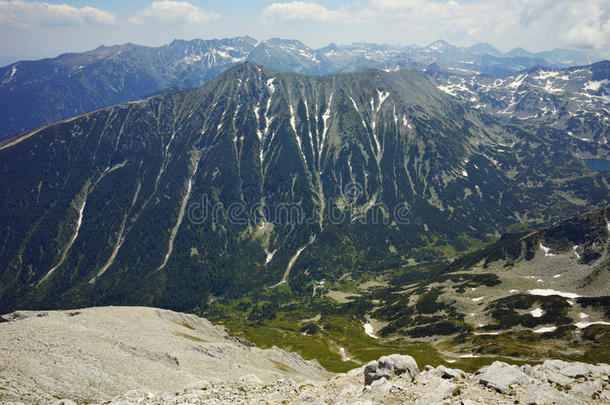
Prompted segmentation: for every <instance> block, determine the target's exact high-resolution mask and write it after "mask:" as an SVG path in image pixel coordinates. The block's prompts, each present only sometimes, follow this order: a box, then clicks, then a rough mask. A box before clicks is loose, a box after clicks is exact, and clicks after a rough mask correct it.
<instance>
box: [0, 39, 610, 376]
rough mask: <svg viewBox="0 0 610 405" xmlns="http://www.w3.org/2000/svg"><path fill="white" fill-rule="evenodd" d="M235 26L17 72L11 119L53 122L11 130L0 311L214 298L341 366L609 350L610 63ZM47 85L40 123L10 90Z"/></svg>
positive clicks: (216, 315)
mask: <svg viewBox="0 0 610 405" xmlns="http://www.w3.org/2000/svg"><path fill="white" fill-rule="evenodd" d="M231 41H233V42H231V43H223V44H220V45H219V44H216V45H214V46H224V48H222V49H225V50H224V51H222V52H224V53H219V52H221V51H218V50H217V51H209V52H208V53H206V54H205V55H207V56H206V58H201V59H197V60H196V61H195V62H196V63H193V64H189V65H188V66H192V68H190V67H189V68H188V69H187V68H185V66H186V65H184V63H183V62H181V63H183V64H181V65H180V64H177V63H176V62H175V61H176V60H178V59H180V60H183V61H184V58H185V57H187V56H188V55H189V53H188V52H185V49H191V48H189V47H195V46H199V47H201V49H208V48H209V47H211V46H212V44H211V43H208V42H201V41H199V42H197V41H194V42H174V43H172V44H170V45H168V46H166V47H163V48H162V50H163V52H162V51H161V50H160V49H144V48H139V47H136V46H131V45H125V46H122V47H117V48H99V49H97V50H96V51H93V52H90V53H85V54H79V55H64V56H61V57H59V58H57V59H54V60H47V61H39V62H28V63H26V62H20V63H19V64H15V65H11V66H9V67H7V68H4V70H3V71H1V72H0V78H3V79H2V80H3V81H2V87H0V89H1V91H2V95H1V96H0V97H5V99H9V98H10V99H12V100H15V102H14V103H12V104H11V106H8V104H9V103H5V102H4V101H3V102H2V105H3V112H2V114H8V115H10V116H12V117H20V118H19V120H21V121H20V122H17V121H15V122H9V121H10V120H9V121H7V120H5V119H4V118H3V119H1V120H0V121H2V122H3V123H7V122H9V124H8V125H6V126H5V128H4V129H3V131H4V134H5V135H7V134H9V133H11V131H12V132H15V131H20V130H22V129H25V128H26V127H25V126H24V124H23V123H24V122H29V123H31V124H32V125H42V124H45V125H44V126H42V127H38V128H37V129H33V130H28V131H27V132H23V133H21V134H20V135H18V136H15V137H11V138H6V139H4V140H3V141H1V142H0V313H8V312H11V311H15V310H26V309H29V310H45V311H46V310H53V309H57V310H65V309H74V308H83V307H92V306H106V305H122V306H130V305H138V306H139V305H144V306H156V307H161V308H166V309H171V310H176V311H184V312H190V313H194V314H197V315H200V316H205V317H207V318H208V319H209V320H211V321H212V322H215V323H217V324H222V325H224V327H225V328H226V329H228V331H229V332H231V333H232V334H233V335H236V336H239V337H241V338H245V339H247V340H249V341H251V342H253V343H255V344H257V345H259V346H261V347H265V348H271V346H273V345H278V346H280V347H281V348H282V349H285V350H291V351H296V352H298V353H299V354H300V355H302V356H303V357H304V358H305V359H317V360H318V361H319V362H320V364H321V365H322V366H324V367H325V368H326V369H327V370H328V371H331V372H339V371H347V370H349V369H351V368H354V367H358V366H360V365H362V364H363V363H364V362H367V361H369V360H373V359H377V358H379V357H380V356H381V355H386V354H391V353H405V354H409V355H411V356H413V357H414V358H415V359H416V360H417V362H418V363H419V364H422V365H423V364H430V365H434V366H437V365H439V364H445V365H447V364H452V363H456V364H454V365H455V366H458V367H460V368H462V369H463V370H466V371H468V372H471V371H474V370H476V369H477V368H479V367H481V366H483V365H486V364H490V363H492V362H493V361H494V360H503V361H508V362H511V363H518V364H523V363H525V362H528V363H537V362H541V361H542V360H543V359H547V358H558V359H564V360H569V361H576V360H578V361H585V362H606V363H608V362H610V322H609V321H610V273H609V272H610V251H609V249H610V171H609V170H608V163H609V162H610V160H609V159H610V145H609V144H608V122H609V119H610V111H609V110H608V104H607V102H608V95H607V94H608V83H610V76H609V66H610V65H609V64H608V62H607V61H606V62H598V63H596V64H592V65H588V66H581V67H566V66H565V64H560V63H559V62H557V59H556V58H555V59H553V58H551V57H550V56H548V55H546V57H548V58H549V59H546V62H544V61H545V59H543V57H544V56H545V55H537V56H535V57H534V56H528V55H525V56H523V55H522V54H521V53H519V55H516V56H511V55H501V54H497V55H489V54H488V53H485V52H491V53H492V54H493V53H495V51H493V50H489V48H487V47H485V46H478V47H472V48H457V47H452V46H450V45H449V44H446V43H443V42H437V43H434V44H432V45H431V46H430V47H427V48H406V49H396V48H392V47H380V48H375V47H372V46H369V45H366V44H364V45H363V44H360V45H354V46H351V47H337V46H330V47H329V48H328V49H324V50H319V51H316V53H312V54H311V55H314V57H313V59H312V57H311V55H309V54H307V52H311V50H309V49H308V48H302V47H301V45H302V44H300V43H298V42H285V41H280V40H270V41H266V42H264V43H257V42H256V41H254V40H252V39H251V38H237V39H234V40H231ZM290 46H292V47H294V49H292V48H291V49H292V50H293V51H294V52H292V53H291V52H288V51H287V50H286V49H285V47H290ZM206 47H208V48H206ZM229 47H231V48H230V49H229ZM210 49H211V48H210ZM213 49H220V48H213ZM123 51H125V52H126V53H128V54H129V55H132V52H136V53H139V54H141V55H142V58H144V57H145V58H148V59H146V60H145V62H142V67H141V68H142V69H144V66H145V67H146V69H153V70H154V69H157V70H155V73H154V74H153V73H150V72H152V71H149V73H147V74H144V73H143V70H141V69H140V68H139V67H138V66H137V64H138V63H140V62H141V60H142V59H139V58H133V57H131V56H126V57H125V59H122V58H123V57H122V56H117V55H121V52H123ZM280 51H282V52H284V53H281V52H280ZM483 51H485V52H483ZM172 52H173V53H172ZM198 52H199V51H198ZM295 52H296V53H295ZM368 52H370V54H372V55H377V56H376V57H377V59H374V58H373V57H371V58H368V57H367V55H369V53H368ZM405 52H411V54H412V56H411V57H409V58H405V57H404V55H403V54H404V53H405ZM432 52H438V53H439V55H440V56H439V55H437V56H435V57H434V58H430V59H426V55H427V54H431V53H432ZM517 53H518V52H517ZM102 54H103V55H105V57H103V58H102V57H99V58H98V59H96V57H97V56H95V55H102ZM295 54H296V55H300V57H303V58H305V59H306V60H307V61H308V62H307V63H308V64H307V63H305V62H302V61H301V59H298V58H297V57H296V56H294V55H295ZM306 54H307V55H309V56H307V55H306ZM110 55H113V56H110ZM169 55H174V56H171V57H170V56H169ZM185 55H187V56H185ZM210 55H216V56H215V57H214V58H212V57H211V56H210ZM287 55H292V56H291V57H288V56H287ZM354 55H355V56H354ZM401 55H402V56H401ZM443 55H444V56H443ZM454 55H458V56H454ZM473 55H474V56H473ZM477 55H478V56H477ZM482 55H483V56H482ZM485 55H487V56H485ZM323 56H324V57H323ZM467 57H468V58H470V57H472V59H464V58H467ZM171 58H174V59H171ZM493 58H496V59H493ZM520 58H521V59H520ZM517 59H518V60H517ZM539 59H542V60H543V64H545V66H544V67H540V66H538V67H534V66H536V65H537V64H538V60H539ZM93 60H96V61H95V62H93ZM248 60H255V61H257V62H260V63H255V62H252V61H248ZM266 60H270V61H272V62H273V63H268V64H269V65H272V66H275V67H278V68H281V69H282V70H283V71H280V70H275V69H274V68H272V67H266V66H264V65H263V64H261V63H264V62H265V61H266ZM370 60H374V62H375V65H374V67H383V68H385V69H386V70H387V71H386V70H377V69H361V68H368V67H369V65H368V64H365V63H361V62H363V61H370ZM456 60H460V61H462V62H460V63H462V64H461V65H457V64H456V63H457V62H455V61H456ZM465 60H467V61H471V62H472V63H466V62H464V61H465ZM490 60H493V61H498V60H500V61H501V62H502V63H503V65H502V66H504V68H503V69H504V70H502V71H501V72H500V71H498V70H497V66H498V65H497V64H496V63H493V64H490V62H489V61H490ZM77 61H79V62H77ZM219 61H223V62H222V63H220V62H219ZM299 61H300V62H299ZM312 61H313V62H312ZM315 61H317V62H315ZM400 61H402V62H404V63H402V62H400ZM530 61H534V62H532V64H531V65H527V64H526V65H523V64H524V63H526V62H527V63H529V62H530ZM585 62H586V63H589V62H590V61H589V60H587V61H585ZM486 63H487V64H486ZM498 63H500V62H498ZM75 64H78V66H80V68H79V69H81V70H75V69H74V65H75ZM378 64H382V65H383V66H379V65H378ZM464 64H468V65H469V66H472V65H476V66H477V68H476V69H478V70H477V71H476V72H475V71H474V70H473V69H474V68H469V69H470V70H472V71H469V72H464V71H463V70H464V68H463V65H464ZM81 65H82V66H81ZM492 65H493V66H495V67H494V69H491V68H489V66H492ZM517 65H518V67H517ZM570 65H571V64H570ZM486 66H487V67H486ZM507 66H508V67H507ZM510 66H513V67H510ZM26 68H28V69H29V68H31V69H32V71H31V72H30V74H31V76H27V72H28V70H27V69H26ZM37 69H42V70H44V71H45V72H47V73H48V74H47V75H46V76H45V75H42V74H40V73H36V72H39V70H37ZM45 69H46V70H45ZM88 69H91V70H90V71H88ZM105 69H109V70H105ZM159 69H161V70H159ZM163 69H167V70H164V71H163V72H162V73H160V72H161V71H162V70H163ZM460 69H462V70H460ZM110 70H111V71H112V72H114V73H116V74H113V75H112V77H113V79H112V80H110V79H108V77H110V76H108V75H107V72H108V71H110ZM287 71H292V72H287ZM294 71H299V72H302V73H295V72H294ZM7 72H8V73H7ZM11 72H12V73H11ZM87 72H88V73H87ZM103 72H106V73H103ZM178 72H186V73H184V76H181V77H183V78H184V80H187V79H188V80H190V82H189V83H190V85H189V86H183V85H182V84H176V83H174V82H172V80H174V79H175V77H176V75H178V76H180V74H181V73H180V74H179V73H178ZM329 72H333V73H332V74H324V73H329ZM98 73H99V74H98ZM304 73H307V74H304ZM148 74H150V75H149V76H148ZM32 76H36V77H37V78H38V79H40V80H38V79H37V80H33V79H31V77H32ZM499 76H501V77H499ZM98 80H99V83H98ZM114 80H118V82H120V83H122V84H121V85H120V86H119V85H117V84H116V83H117V82H115V81H114ZM200 84H201V86H200V87H197V88H190V89H182V90H178V89H177V88H178V87H192V86H196V85H200ZM28 86H32V87H28ZM38 86H40V88H41V89H42V88H44V89H46V90H45V91H47V90H48V91H49V92H51V93H50V94H51V95H53V94H56V95H59V94H60V93H59V92H55V91H54V90H53V88H54V86H58V87H56V88H67V89H69V90H68V91H62V92H61V100H59V99H58V100H59V101H58V102H57V103H56V107H57V108H58V109H57V110H54V111H51V110H46V111H47V112H48V114H46V115H45V114H40V115H39V118H40V121H37V122H34V121H32V120H31V119H30V118H28V116H27V114H26V115H23V116H20V115H19V114H18V113H16V112H15V111H17V110H15V111H9V109H10V108H15V109H19V108H22V107H19V105H20V104H19V103H20V100H21V99H20V97H21V96H17V94H23V95H24V96H23V97H25V95H26V94H30V95H31V94H36V95H37V96H40V97H41V99H42V98H46V96H45V95H44V94H45V93H44V92H43V91H40V92H39V91H38V90H33V89H37V88H39V87H38ZM72 86H75V87H72ZM130 86H134V87H133V88H132V87H130ZM172 86H173V87H175V88H174V89H172V90H168V91H161V90H163V89H167V88H169V87H172ZM100 88H104V89H105V90H104V92H101V91H100V90H99V89H100ZM72 90H73V91H74V92H72ZM19 92H23V93H19ZM32 92H33V93H32ZM83 92H84V93H83ZM155 92H159V94H156V95H152V96H150V97H148V98H142V97H143V96H144V95H145V94H150V93H155ZM84 94H86V96H85V95H84ZM89 95H91V97H89ZM136 99H137V100H136ZM83 100H87V102H86V103H89V104H86V103H85V101H83ZM126 100H135V101H129V102H125V103H123V104H117V105H112V106H107V105H109V104H114V103H116V102H122V101H126ZM27 102H28V103H29V102H32V101H31V100H29V101H27ZM75 102H76V104H75ZM24 103H26V101H24ZM45 103H46V101H45ZM23 105H25V104H23ZM23 105H22V106H23ZM40 105H42V104H40ZM4 106H7V107H6V108H5V107H4ZM41 108H42V107H41ZM44 108H46V107H44ZM96 108H100V109H97V110H95V111H92V112H90V111H91V110H94V109H96ZM87 111H89V112H87ZM79 113H82V114H80V115H76V114H79ZM28 114H30V112H28ZM32 114H35V113H34V112H32ZM64 118H65V119H64ZM59 119H64V120H63V121H59V122H56V123H49V122H51V121H56V120H59ZM91 311H94V310H91ZM117 311H118V312H117ZM117 311H115V312H116V313H117V314H119V315H120V319H123V317H126V319H127V318H129V314H128V310H127V309H121V310H117ZM111 312H112V311H111ZM144 312H146V311H144ZM149 312H150V311H149ZM91 313H93V312H91ZM164 314H165V315H163V317H162V321H161V320H158V322H159V323H160V324H161V322H163V324H164V325H167V324H169V322H173V323H174V324H175V323H176V322H175V321H173V320H174V319H178V318H176V317H178V315H171V314H167V313H164ZM115 315H116V314H115ZM119 315H116V316H119ZM15 316H17V315H15ZM89 316H90V318H89ZM147 316H148V315H147ZM159 316H161V315H159ZM62 317H63V318H62ZM26 318H28V319H29V318H32V319H35V318H36V317H34V316H33V315H31V313H30V314H29V315H27V316H26ZM56 318H57V319H60V321H61V322H68V323H70V322H72V321H70V320H67V321H66V320H65V319H64V318H65V317H64V315H62V313H59V312H58V313H54V315H53V319H56ZM82 318H85V320H83V321H82V322H85V321H87V322H88V323H87V325H91V324H93V325H97V324H96V322H97V321H95V316H94V315H88V316H87V317H81V319H82ZM28 319H25V320H23V321H19V322H26V321H28ZM66 319H67V318H66ZM117 319H118V318H117ZM180 319H182V318H180ZM185 319H187V318H185ZM194 319H195V318H188V320H189V322H191V323H193V322H195V323H194V324H193V325H195V324H196V325H195V326H196V327H197V330H199V329H201V328H203V327H204V326H205V327H207V326H206V325H203V323H202V322H201V321H198V320H197V321H195V320H194ZM60 321H58V322H60ZM32 322H33V321H32ZM37 322H41V323H42V324H45V322H46V321H37ZM48 322H51V321H48ZM74 322H81V321H79V320H76V321H74ZM91 322H92V323H91ZM189 325H190V323H189ZM202 325H203V326H202ZM195 326H191V327H192V328H195ZM173 327H176V326H175V325H174V326H172V328H173ZM183 332H184V331H183ZM109 333H110V332H109ZM198 333H199V332H198ZM202 333H203V332H202ZM213 335H214V336H215V339H221V338H220V337H218V336H221V335H222V336H221V337H222V339H228V338H225V337H224V335H223V334H221V332H218V331H215V332H214V333H213ZM202 336H203V334H202ZM130 339H131V338H130ZM171 339H174V337H172V338H171ZM222 339H221V340H222ZM130 341H131V340H130ZM172 341H173V340H172ZM239 342H242V343H243V341H242V340H239ZM236 350H237V349H236ZM240 350H241V346H240ZM236 353H238V352H237V351H236ZM239 353H241V352H239ZM235 356H238V355H237V354H236V355H235ZM269 358H271V359H275V358H280V359H286V358H288V359H290V364H293V363H296V364H300V363H299V360H298V359H294V358H291V357H290V356H289V355H287V354H285V353H284V352H281V353H279V352H277V349H272V350H271V351H268V352H264V353H262V354H261V358H260V359H258V358H257V359H254V360H252V361H253V362H254V363H256V364H254V363H253V364H254V365H252V369H257V367H263V366H260V364H267V363H268V362H269V361H270V360H268V359H269ZM274 364H275V363H274ZM307 364H308V365H307V370H309V371H308V373H310V374H311V375H315V376H317V377H320V376H322V375H325V372H324V371H323V370H321V369H319V368H318V367H316V366H315V365H314V364H313V363H307ZM172 367H173V366H172ZM279 369H280V370H281V367H279ZM276 371H277V370H276V369H275V368H274V369H273V373H271V372H270V375H272V374H273V375H275V373H276ZM320 378H321V377H320ZM172 387H173V386H172Z"/></svg>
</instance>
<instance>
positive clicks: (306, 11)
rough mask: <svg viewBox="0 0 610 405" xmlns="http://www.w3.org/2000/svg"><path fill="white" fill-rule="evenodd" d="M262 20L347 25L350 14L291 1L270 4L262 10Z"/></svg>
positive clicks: (344, 10)
mask: <svg viewBox="0 0 610 405" xmlns="http://www.w3.org/2000/svg"><path fill="white" fill-rule="evenodd" d="M263 20H264V21H266V22H271V21H301V22H316V23H349V22H352V17H351V15H350V13H349V12H348V11H347V10H346V9H344V8H340V9H338V10H329V9H327V8H326V7H324V6H321V5H319V4H317V3H312V2H308V1H293V2H291V3H272V4H270V5H269V6H267V7H266V8H265V9H264V10H263Z"/></svg>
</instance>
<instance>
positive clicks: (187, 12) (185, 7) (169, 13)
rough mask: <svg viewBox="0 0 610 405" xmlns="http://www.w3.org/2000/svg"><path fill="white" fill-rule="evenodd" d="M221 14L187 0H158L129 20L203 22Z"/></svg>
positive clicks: (178, 22) (168, 22)
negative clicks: (206, 9) (203, 8)
mask: <svg viewBox="0 0 610 405" xmlns="http://www.w3.org/2000/svg"><path fill="white" fill-rule="evenodd" d="M219 17H220V15H218V14H216V13H214V12H210V11H205V10H202V9H200V8H199V7H196V6H194V5H192V4H191V3H189V2H186V1H173V0H163V1H156V2H154V3H152V4H151V5H150V7H149V8H147V9H145V10H142V11H140V12H139V13H137V14H136V15H135V16H134V17H131V18H130V19H129V20H130V22H132V23H135V24H139V23H146V22H150V23H164V24H202V23H206V22H210V21H214V20H216V19H218V18H219Z"/></svg>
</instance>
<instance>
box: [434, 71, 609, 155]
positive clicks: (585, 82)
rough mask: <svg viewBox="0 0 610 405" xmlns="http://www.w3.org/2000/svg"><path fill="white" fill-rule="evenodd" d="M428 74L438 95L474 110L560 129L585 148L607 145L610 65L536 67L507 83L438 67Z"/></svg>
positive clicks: (494, 78)
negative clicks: (583, 142)
mask: <svg viewBox="0 0 610 405" xmlns="http://www.w3.org/2000/svg"><path fill="white" fill-rule="evenodd" d="M426 74H427V75H428V76H429V77H430V78H431V79H432V80H433V81H434V82H435V83H436V84H437V87H438V88H439V89H441V90H442V91H444V92H445V93H447V94H449V95H451V96H453V97H455V98H457V99H459V100H462V101H464V102H467V103H469V104H470V105H471V106H473V108H477V109H482V110H485V111H487V112H490V113H493V114H497V115H499V116H502V117H506V118H508V119H511V120H513V121H515V122H521V123H530V124H533V125H547V126H549V127H552V128H556V129H561V130H563V131H565V132H566V133H567V134H568V135H570V136H572V137H575V138H577V139H580V140H582V141H585V142H589V141H590V142H594V143H600V144H607V143H608V141H609V139H608V135H609V134H610V108H609V106H610V62H609V61H602V62H597V63H594V64H592V65H589V66H579V67H571V68H565V69H551V68H545V67H535V68H531V69H528V70H524V71H521V72H519V73H516V74H514V75H510V76H506V77H503V78H496V77H492V76H489V75H484V74H480V73H478V72H472V71H468V70H463V69H462V70H460V69H443V68H441V67H440V66H438V65H431V66H429V67H428V68H427V69H426Z"/></svg>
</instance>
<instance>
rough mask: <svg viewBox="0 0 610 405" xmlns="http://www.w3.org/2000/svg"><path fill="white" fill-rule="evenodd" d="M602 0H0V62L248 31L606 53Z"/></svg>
mask: <svg viewBox="0 0 610 405" xmlns="http://www.w3.org/2000/svg"><path fill="white" fill-rule="evenodd" d="M609 17H610V1H609V0H579V1H574V0H354V1H346V0H343V1H341V0H318V1H315V2H314V1H268V0H241V1H238V0H223V1H212V0H188V1H177V0H161V1H151V0H104V1H100V0H97V1H96V0H47V1H46V2H43V1H33V0H0V65H6V64H9V63H11V62H14V61H17V60H21V59H40V58H43V57H52V56H56V55H58V54H60V53H63V52H73V51H84V50H88V49H93V48H96V47H97V46H99V45H102V44H104V45H112V44H119V43H125V42H133V43H138V44H142V45H151V46H158V45H162V44H165V43H168V42H170V41H171V40H172V39H174V38H180V39H193V38H204V39H209V38H224V37H233V36H239V35H250V36H252V37H254V38H256V39H259V40H264V39H268V38H271V37H280V38H288V39H299V40H301V41H303V42H304V43H305V44H306V45H309V46H311V47H314V48H318V47H322V46H324V45H327V44H328V43H330V42H335V43H352V42H360V41H365V42H378V43H390V44H399V45H408V44H414V43H415V44H420V45H426V44H428V43H430V42H432V41H434V40H436V39H445V40H447V41H449V42H451V43H454V44H456V45H472V44H475V43H477V42H489V43H491V44H492V45H494V46H496V47H497V48H499V49H500V50H501V51H508V50H510V49H512V48H513V47H517V46H520V47H524V48H526V49H529V50H532V51H540V50H545V49H552V48H556V47H563V48H572V49H582V50H586V51H589V52H591V53H594V54H597V55H598V56H601V57H603V58H610V21H609Z"/></svg>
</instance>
